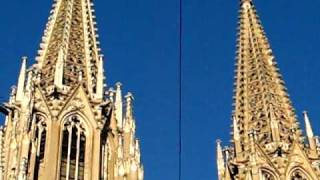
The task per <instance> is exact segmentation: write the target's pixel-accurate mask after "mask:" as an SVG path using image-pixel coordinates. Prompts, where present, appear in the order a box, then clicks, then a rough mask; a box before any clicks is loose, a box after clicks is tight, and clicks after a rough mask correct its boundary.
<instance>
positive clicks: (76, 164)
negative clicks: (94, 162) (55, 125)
mask: <svg viewBox="0 0 320 180" xmlns="http://www.w3.org/2000/svg"><path fill="white" fill-rule="evenodd" d="M62 129H63V131H62V144H61V157H60V159H61V160H60V179H61V180H63V179H67V180H73V179H75V180H83V179H84V165H85V146H86V131H85V128H84V125H83V123H82V121H81V118H80V117H79V116H71V117H69V118H67V119H66V121H65V122H64V124H63V128H62Z"/></svg>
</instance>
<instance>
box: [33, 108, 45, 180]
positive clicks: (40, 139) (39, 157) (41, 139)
mask: <svg viewBox="0 0 320 180" xmlns="http://www.w3.org/2000/svg"><path fill="white" fill-rule="evenodd" d="M46 141H47V124H46V119H45V118H44V117H43V116H42V115H39V114H37V115H36V116H35V134H34V142H35V143H36V152H37V153H36V157H35V168H34V170H35V172H34V180H37V179H38V178H39V174H40V171H41V165H42V164H43V163H44V157H45V148H46Z"/></svg>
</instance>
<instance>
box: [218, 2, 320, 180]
mask: <svg viewBox="0 0 320 180" xmlns="http://www.w3.org/2000/svg"><path fill="white" fill-rule="evenodd" d="M239 20H240V23H239V28H238V30H239V32H238V41H237V43H238V44H237V56H236V59H237V63H236V65H237V69H236V76H235V94H234V98H233V99H234V111H233V140H232V142H233V144H232V146H231V147H229V148H227V149H226V150H225V151H224V152H228V154H230V155H229V157H228V158H223V155H221V152H222V150H221V144H220V143H219V144H218V154H219V157H218V158H217V161H218V164H220V166H219V167H220V168H218V169H219V170H218V171H219V179H220V180H229V179H230V180H231V179H239V180H243V179H248V180H260V179H265V180H267V179H268V180H276V179H295V178H297V177H301V178H302V179H310V180H311V179H320V178H319V177H320V166H319V163H320V157H319V155H320V151H319V148H318V149H317V146H319V144H317V145H316V142H317V141H316V138H315V137H314V136H313V132H312V129H311V123H310V120H309V118H308V116H307V115H306V113H305V122H306V128H307V136H308V142H309V144H306V143H305V142H304V136H303V134H302V132H301V130H300V127H299V124H298V121H297V118H296V115H295V111H294V108H293V107H292V103H291V101H290V99H289V95H288V93H287V90H286V88H285V85H284V81H283V80H282V78H281V75H280V73H279V69H278V68H277V63H276V61H275V58H274V56H273V54H272V50H271V47H270V44H269V42H268V39H267V37H266V34H265V32H264V29H263V27H262V24H261V22H260V20H259V17H258V15H257V12H256V9H255V7H254V4H253V2H252V0H241V1H240V16H239ZM222 158H223V161H224V163H225V164H226V165H225V166H226V167H223V168H222V166H221V164H223V163H222ZM222 170H223V172H222Z"/></svg>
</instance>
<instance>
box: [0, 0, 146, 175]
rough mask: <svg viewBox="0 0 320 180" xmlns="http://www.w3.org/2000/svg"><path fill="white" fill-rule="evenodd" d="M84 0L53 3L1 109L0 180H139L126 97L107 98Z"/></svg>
mask: <svg viewBox="0 0 320 180" xmlns="http://www.w3.org/2000/svg"><path fill="white" fill-rule="evenodd" d="M97 38H98V34H97V28H96V22H95V16H94V10H93V3H92V1H91V0H55V1H54V4H53V8H52V10H51V12H50V17H49V19H48V23H47V26H46V29H45V31H44V36H43V37H42V43H41V44H40V50H39V51H38V56H37V57H36V64H34V65H33V66H31V67H29V68H28V66H27V58H26V57H23V58H22V66H21V71H20V75H19V79H18V85H17V86H16V87H14V88H13V89H12V93H11V95H10V99H9V101H8V102H7V103H4V104H3V106H1V108H0V110H1V112H2V113H4V114H5V116H6V119H5V124H4V125H3V126H2V128H1V129H0V180H17V179H18V180H44V179H45V180H63V179H65V180H72V179H74V180H80V179H82V180H143V174H144V173H143V167H142V165H141V162H140V147H139V141H138V140H137V139H136V137H135V130H136V127H135V119H134V116H133V99H134V98H133V95H132V94H131V93H128V94H127V95H125V96H123V95H122V91H121V86H122V85H121V84H120V83H117V84H116V85H115V87H114V88H112V87H108V90H106V86H105V84H104V83H105V77H104V68H103V64H104V60H103V55H102V54H101V51H100V48H99V41H98V39H97Z"/></svg>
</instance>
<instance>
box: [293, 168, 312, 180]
mask: <svg viewBox="0 0 320 180" xmlns="http://www.w3.org/2000/svg"><path fill="white" fill-rule="evenodd" d="M288 180H312V178H311V177H310V176H309V175H308V173H306V171H305V170H304V169H303V168H302V167H295V168H293V169H292V170H291V171H290V173H289V178H288Z"/></svg>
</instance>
